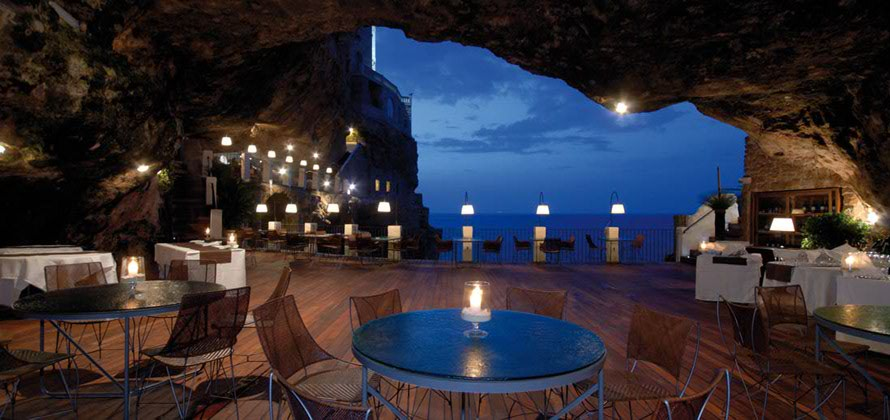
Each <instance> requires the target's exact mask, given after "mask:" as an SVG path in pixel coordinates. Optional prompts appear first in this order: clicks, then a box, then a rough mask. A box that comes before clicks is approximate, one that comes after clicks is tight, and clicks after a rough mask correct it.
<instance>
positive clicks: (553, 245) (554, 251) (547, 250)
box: [541, 238, 562, 264]
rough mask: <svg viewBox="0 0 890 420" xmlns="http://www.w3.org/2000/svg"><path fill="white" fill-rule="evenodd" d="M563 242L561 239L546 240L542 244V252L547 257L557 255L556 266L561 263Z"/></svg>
mask: <svg viewBox="0 0 890 420" xmlns="http://www.w3.org/2000/svg"><path fill="white" fill-rule="evenodd" d="M561 245H562V240H560V239H559V238H545V239H544V242H543V243H542V244H541V252H543V253H544V254H546V255H556V264H559V263H560V257H561V254H562V246H561Z"/></svg>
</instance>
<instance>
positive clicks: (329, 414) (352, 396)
mask: <svg viewBox="0 0 890 420" xmlns="http://www.w3.org/2000/svg"><path fill="white" fill-rule="evenodd" d="M254 314H255V316H256V320H257V323H256V325H257V335H259V338H260V344H261V345H262V346H263V352H264V353H265V354H266V359H267V360H269V365H270V366H271V368H272V374H271V375H270V376H271V377H270V378H269V379H270V380H269V418H274V417H275V416H274V412H273V404H272V394H273V392H272V385H273V382H277V383H278V384H279V385H280V386H281V387H282V389H284V391H285V395H286V396H287V402H288V405H289V407H290V410H291V413H292V414H293V417H294V418H306V417H308V418H315V419H366V418H367V417H368V416H369V415H370V414H371V409H370V408H368V409H365V408H363V407H362V369H361V368H360V366H359V365H356V364H353V363H350V362H347V361H344V360H340V359H337V358H336V357H334V356H332V355H331V354H330V353H328V352H327V351H325V350H324V349H323V348H321V346H319V345H318V343H317V342H316V341H315V339H313V338H312V335H311V334H310V333H309V330H308V329H307V328H306V324H304V323H303V318H302V317H301V316H300V311H299V310H298V309H297V304H296V302H295V301H294V297H293V296H290V295H288V296H285V297H283V298H279V299H275V300H272V301H269V302H266V303H264V304H262V305H260V306H259V307H258V308H256V309H255V310H254ZM368 381H369V385H370V386H374V387H379V386H380V378H379V377H378V376H377V375H371V377H370V378H369V379H368Z"/></svg>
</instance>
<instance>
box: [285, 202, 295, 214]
mask: <svg viewBox="0 0 890 420" xmlns="http://www.w3.org/2000/svg"><path fill="white" fill-rule="evenodd" d="M284 212H285V213H290V214H294V213H296V212H297V205H296V204H293V203H291V204H288V205H287V206H285V207H284Z"/></svg>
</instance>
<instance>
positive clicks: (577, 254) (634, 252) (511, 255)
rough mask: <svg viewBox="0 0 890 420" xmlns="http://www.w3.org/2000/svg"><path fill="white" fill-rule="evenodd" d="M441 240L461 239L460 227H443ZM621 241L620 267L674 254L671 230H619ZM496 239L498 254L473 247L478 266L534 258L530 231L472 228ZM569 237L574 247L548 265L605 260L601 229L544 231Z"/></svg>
mask: <svg viewBox="0 0 890 420" xmlns="http://www.w3.org/2000/svg"><path fill="white" fill-rule="evenodd" d="M441 231H442V239H444V240H449V239H457V238H460V237H461V236H462V229H461V228H459V227H453V228H442V229H441ZM620 233H621V235H620V239H619V241H618V255H619V260H620V261H621V263H622V264H645V263H661V262H664V261H665V259H666V258H667V256H668V255H670V254H672V253H673V252H674V230H673V229H629V228H622V229H621V230H620ZM586 235H590V238H591V240H592V242H593V244H594V245H595V246H596V248H592V247H590V245H589V244H588V243H587V238H586ZM639 235H642V241H636V243H635V241H634V239H635V238H637V237H638V236H639ZM498 236H501V237H503V239H504V241H503V243H502V244H501V251H500V253H487V252H483V251H482V243H481V242H476V243H474V244H473V247H474V248H478V249H474V250H473V253H474V259H475V261H477V262H481V263H497V262H501V263H528V262H531V261H532V259H533V255H532V253H533V252H534V251H533V249H534V240H533V229H532V228H474V229H473V237H474V238H476V239H481V240H486V241H490V240H496V239H497V237H498ZM514 236H515V237H516V239H518V240H519V241H530V242H532V245H533V248H532V250H530V251H525V250H517V249H516V246H515V242H514ZM572 236H574V237H575V246H574V248H572V249H565V250H563V251H562V252H560V255H559V256H558V257H557V256H556V254H553V255H550V256H548V257H547V260H548V262H550V261H552V262H557V259H558V262H559V263H560V264H599V263H605V261H606V239H605V238H604V237H603V230H602V229H601V228H551V229H547V238H548V239H550V238H554V239H556V238H558V239H560V240H562V241H568V240H569V239H570V238H571V237H572ZM453 252H455V253H456V254H455V255H454V257H455V258H456V259H457V260H458V261H459V260H460V259H461V245H460V243H459V242H456V243H455V246H454V251H453ZM451 258H452V255H449V254H441V255H439V259H440V260H441V261H446V260H448V261H450V260H451Z"/></svg>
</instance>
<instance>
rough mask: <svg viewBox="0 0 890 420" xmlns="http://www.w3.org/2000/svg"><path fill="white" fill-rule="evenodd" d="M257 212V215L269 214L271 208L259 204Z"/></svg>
mask: <svg viewBox="0 0 890 420" xmlns="http://www.w3.org/2000/svg"><path fill="white" fill-rule="evenodd" d="M256 212H257V213H268V212H269V207H268V206H266V205H265V204H257V205H256Z"/></svg>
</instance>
